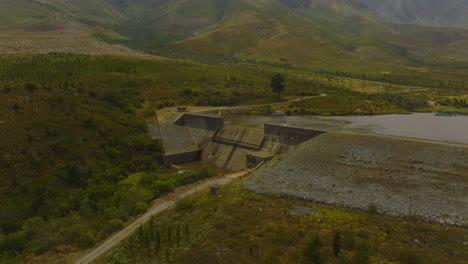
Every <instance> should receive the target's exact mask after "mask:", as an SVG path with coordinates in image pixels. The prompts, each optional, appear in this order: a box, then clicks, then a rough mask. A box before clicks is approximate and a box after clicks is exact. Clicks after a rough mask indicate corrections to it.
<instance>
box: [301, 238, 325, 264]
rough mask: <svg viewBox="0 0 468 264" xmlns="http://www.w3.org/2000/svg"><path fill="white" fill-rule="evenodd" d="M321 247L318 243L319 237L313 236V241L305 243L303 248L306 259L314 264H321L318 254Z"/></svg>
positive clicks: (320, 243) (319, 242)
mask: <svg viewBox="0 0 468 264" xmlns="http://www.w3.org/2000/svg"><path fill="white" fill-rule="evenodd" d="M321 247H322V242H321V241H320V237H319V236H318V235H316V236H315V238H314V239H312V240H311V241H309V242H308V243H307V246H306V248H305V252H304V253H305V255H306V257H307V259H309V260H310V261H312V263H314V264H321V263H322V256H321V254H320V248H321Z"/></svg>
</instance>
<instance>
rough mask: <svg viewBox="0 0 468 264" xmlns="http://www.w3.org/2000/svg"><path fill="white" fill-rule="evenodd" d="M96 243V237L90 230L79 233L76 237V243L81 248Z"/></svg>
mask: <svg viewBox="0 0 468 264" xmlns="http://www.w3.org/2000/svg"><path fill="white" fill-rule="evenodd" d="M94 243H96V238H95V237H94V234H93V233H92V232H91V231H86V232H83V233H81V234H80V236H79V238H78V245H79V246H80V247H81V248H89V247H92V246H93V245H94Z"/></svg>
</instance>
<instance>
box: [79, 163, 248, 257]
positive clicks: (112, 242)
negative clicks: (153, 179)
mask: <svg viewBox="0 0 468 264" xmlns="http://www.w3.org/2000/svg"><path fill="white" fill-rule="evenodd" d="M248 172H249V171H240V172H234V173H230V174H226V175H224V176H221V177H216V178H210V179H207V180H204V181H202V182H198V183H194V184H190V185H187V186H183V187H180V188H178V189H177V190H176V191H174V192H172V193H170V194H167V195H165V196H163V197H161V198H158V199H156V200H155V201H153V202H152V203H151V204H150V206H149V208H148V210H147V211H146V213H144V214H143V215H140V216H138V217H137V218H136V219H134V220H132V222H131V223H130V224H128V225H127V226H126V227H125V228H124V229H122V230H120V231H118V232H116V233H114V234H112V235H111V236H110V237H109V238H107V239H106V240H105V241H103V242H101V243H100V244H99V245H98V246H96V247H95V248H94V249H92V250H91V251H89V252H88V253H86V255H84V256H81V257H80V258H79V259H77V260H76V261H74V262H73V263H75V264H87V263H91V262H92V261H94V260H95V259H97V258H99V257H100V256H102V255H103V254H104V253H106V252H107V251H108V250H109V249H111V248H113V247H114V246H116V245H117V244H118V243H119V242H121V241H122V240H124V239H125V238H127V237H129V236H130V235H131V234H133V233H134V232H135V231H136V230H137V229H138V227H139V226H140V224H145V223H146V222H148V221H149V220H150V219H151V217H153V216H154V215H156V214H158V213H160V212H162V211H164V210H166V209H167V208H169V207H171V206H172V205H174V204H175V203H176V202H177V201H178V200H180V199H182V198H184V197H187V196H189V195H191V194H193V193H196V192H197V191H200V190H203V189H205V188H207V187H209V186H210V185H213V184H215V183H219V184H226V183H228V182H230V181H232V180H233V179H235V178H238V177H241V176H243V175H245V174H247V173H248Z"/></svg>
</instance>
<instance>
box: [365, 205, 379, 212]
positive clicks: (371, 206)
mask: <svg viewBox="0 0 468 264" xmlns="http://www.w3.org/2000/svg"><path fill="white" fill-rule="evenodd" d="M367 212H369V213H371V214H376V213H378V210H377V206H376V205H375V204H373V203H372V204H369V206H368V207H367Z"/></svg>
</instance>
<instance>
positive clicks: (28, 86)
mask: <svg viewBox="0 0 468 264" xmlns="http://www.w3.org/2000/svg"><path fill="white" fill-rule="evenodd" d="M38 88H39V86H38V85H37V84H35V83H33V82H27V83H25V84H24V89H26V91H28V92H30V93H33V92H34V91H35V90H37V89H38Z"/></svg>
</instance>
